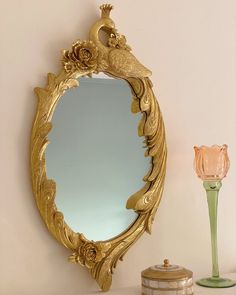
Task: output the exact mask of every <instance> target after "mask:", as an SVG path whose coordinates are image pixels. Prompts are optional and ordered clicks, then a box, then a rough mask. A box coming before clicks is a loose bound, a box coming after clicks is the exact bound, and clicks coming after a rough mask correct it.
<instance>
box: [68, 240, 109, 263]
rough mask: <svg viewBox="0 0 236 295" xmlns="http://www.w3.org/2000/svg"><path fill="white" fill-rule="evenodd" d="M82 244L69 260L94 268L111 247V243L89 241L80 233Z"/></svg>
mask: <svg viewBox="0 0 236 295" xmlns="http://www.w3.org/2000/svg"><path fill="white" fill-rule="evenodd" d="M80 240H81V242H82V243H81V245H80V246H79V247H78V250H77V252H76V253H73V254H72V255H71V256H70V257H69V261H71V262H74V263H78V262H79V263H80V264H82V265H85V266H87V267H88V268H92V267H93V266H94V264H95V263H97V262H99V261H101V260H102V259H103V258H104V257H105V255H106V252H107V250H108V249H109V248H110V246H111V245H110V243H95V242H93V241H88V240H87V239H86V238H85V237H84V236H83V235H82V234H81V235H80Z"/></svg>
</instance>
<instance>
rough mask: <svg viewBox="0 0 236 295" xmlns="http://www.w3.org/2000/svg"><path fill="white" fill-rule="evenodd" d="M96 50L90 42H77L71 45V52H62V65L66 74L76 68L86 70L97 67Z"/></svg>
mask: <svg viewBox="0 0 236 295" xmlns="http://www.w3.org/2000/svg"><path fill="white" fill-rule="evenodd" d="M97 58H98V49H97V47H96V46H95V45H94V43H93V42H92V41H77V42H76V43H74V44H73V45H72V50H71V52H70V51H69V50H66V51H64V52H63V64H64V68H65V70H66V71H67V72H71V71H73V70H75V69H76V68H78V69H82V70H87V69H95V68H96V67H97Z"/></svg>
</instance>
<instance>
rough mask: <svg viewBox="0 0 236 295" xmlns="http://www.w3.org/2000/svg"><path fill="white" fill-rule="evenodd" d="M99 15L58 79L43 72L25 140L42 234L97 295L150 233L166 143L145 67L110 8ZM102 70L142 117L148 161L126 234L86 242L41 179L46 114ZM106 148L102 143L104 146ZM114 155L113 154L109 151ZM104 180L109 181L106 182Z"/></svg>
mask: <svg viewBox="0 0 236 295" xmlns="http://www.w3.org/2000/svg"><path fill="white" fill-rule="evenodd" d="M100 8H101V11H102V16H101V19H100V20H99V21H97V22H96V23H95V24H94V26H93V27H92V28H91V31H90V40H88V41H80V40H79V41H77V42H75V43H74V44H73V45H72V49H71V50H70V51H69V50H66V51H63V58H62V63H63V68H62V70H61V72H60V73H59V74H58V75H54V74H51V73H49V74H48V82H47V85H46V87H45V88H36V89H35V92H36V94H37V96H38V108H37V113H36V118H35V121H34V125H33V129H32V137H31V175H32V185H33V192H34V195H35V199H36V203H37V206H38V209H39V211H40V214H41V216H42V218H43V219H44V221H45V223H46V225H47V228H48V230H49V231H50V232H51V233H52V235H53V236H54V237H55V238H56V239H57V240H58V241H59V242H60V243H62V244H63V245H64V246H65V247H66V248H69V249H70V250H71V251H72V254H71V255H70V256H69V261H71V262H74V263H80V264H81V265H83V266H86V267H87V268H88V269H89V271H90V273H91V275H92V277H93V278H95V279H96V281H97V283H98V285H99V286H100V288H101V289H102V290H103V291H107V290H108V289H109V288H110V286H111V282H112V272H113V269H114V268H115V267H116V264H117V262H118V260H119V259H120V260H122V258H123V256H124V254H125V253H126V251H127V250H128V249H129V247H130V246H131V245H132V244H133V243H134V242H135V241H136V240H137V239H138V238H139V237H140V236H141V235H142V234H143V232H144V231H147V232H149V233H150V231H151V225H152V222H153V219H154V215H155V212H156V210H157V207H158V205H159V202H160V200H161V196H162V191H163V184H164V177H165V170H166V142H165V131H164V124H163V119H162V115H161V112H160V109H159V106H158V104H157V101H156V98H155V96H154V93H153V91H152V84H151V81H150V79H149V78H148V76H150V75H151V72H150V71H149V70H148V69H146V68H145V67H144V66H143V65H141V64H140V63H139V61H138V60H137V59H136V58H135V57H134V55H133V54H132V53H131V48H130V47H129V46H128V45H127V44H126V39H125V37H124V36H123V35H120V34H118V32H117V30H116V29H115V24H114V22H113V21H112V20H111V19H110V17H109V14H110V10H111V9H112V6H111V5H109V4H106V5H102V6H101V7H100ZM100 29H102V30H103V31H105V32H106V33H107V34H108V42H107V46H105V45H103V44H102V43H101V42H100V41H99V37H98V34H99V31H100ZM99 72H104V73H106V74H108V75H110V76H112V77H115V78H121V79H124V80H126V81H127V82H128V84H129V85H130V87H131V90H132V94H133V102H132V106H131V109H132V112H133V113H137V112H141V113H142V119H141V122H140V124H139V126H138V134H139V136H144V137H145V140H144V143H145V146H146V152H145V156H149V157H150V158H151V167H150V171H149V173H148V174H147V175H146V176H145V177H144V181H145V182H146V184H145V186H144V187H143V188H142V189H141V190H140V191H138V192H137V193H135V194H134V195H133V196H131V197H130V198H129V199H128V201H127V206H126V207H127V209H133V210H135V211H136V212H137V213H138V214H139V215H138V218H137V219H136V221H135V222H134V223H133V224H132V225H131V226H130V228H129V229H127V231H125V232H123V233H121V234H120V235H119V236H117V237H115V238H113V239H110V240H108V241H98V242H94V241H89V240H87V239H86V238H85V237H84V236H83V234H80V233H76V232H74V231H73V230H72V229H71V228H70V227H69V226H68V225H67V224H66V222H65V220H64V217H63V214H62V213H61V212H59V211H57V207H56V205H55V196H56V183H55V182H54V181H53V180H51V179H47V175H46V163H45V149H46V147H47V145H48V139H47V135H48V133H49V132H50V130H51V128H52V123H51V120H52V115H53V112H54V109H55V107H56V104H57V102H58V100H59V99H60V98H61V97H62V95H63V94H64V92H65V91H66V90H67V89H69V88H72V87H76V86H78V80H77V79H78V78H79V77H83V76H91V75H92V73H99ZM104 144H106V143H104ZM114 152H115V151H114ZM107 181H109V179H107Z"/></svg>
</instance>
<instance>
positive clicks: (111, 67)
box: [89, 4, 151, 79]
mask: <svg viewBox="0 0 236 295" xmlns="http://www.w3.org/2000/svg"><path fill="white" fill-rule="evenodd" d="M112 8H113V7H112V5H110V4H104V5H102V6H101V7H100V9H101V11H102V15H101V19H100V20H99V21H97V22H96V23H95V24H94V25H93V26H92V28H91V30H90V34H89V37H90V40H91V41H93V43H94V44H95V45H96V46H97V48H98V50H99V53H100V56H99V64H100V66H99V67H98V70H99V71H103V72H106V73H108V74H110V75H112V76H115V77H119V78H123V79H125V78H128V77H137V78H142V77H148V76H150V75H151V71H149V70H148V69H147V68H146V67H144V66H143V65H142V64H141V63H140V62H139V61H138V60H137V59H136V57H135V56H134V55H133V54H132V53H131V52H130V51H131V48H130V47H129V46H128V45H127V44H126V38H125V36H123V35H120V34H119V33H118V32H117V30H116V29H115V24H114V22H113V20H112V19H110V17H109V16H110V11H111V10H112ZM100 31H103V32H105V33H107V35H108V40H107V44H106V45H104V44H103V43H102V42H101V40H100V38H99V32H100Z"/></svg>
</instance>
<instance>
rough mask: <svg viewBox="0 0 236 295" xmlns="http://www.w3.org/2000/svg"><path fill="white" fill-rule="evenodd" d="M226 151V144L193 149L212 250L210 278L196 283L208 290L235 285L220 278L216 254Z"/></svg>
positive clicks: (225, 167)
mask: <svg viewBox="0 0 236 295" xmlns="http://www.w3.org/2000/svg"><path fill="white" fill-rule="evenodd" d="M227 149H228V146H227V145H226V144H224V145H222V146H219V145H213V146H211V147H208V146H204V145H203V146H201V147H196V146H195V147H194V150H195V160H194V166H195V171H196V173H197V175H198V177H199V178H201V179H202V180H203V186H204V188H205V190H206V194H207V203H208V211H209V218H210V228H211V249H212V276H211V277H209V278H204V279H201V280H199V281H197V282H196V283H197V284H198V285H200V286H204V287H210V288H228V287H232V286H234V285H236V282H235V281H233V280H230V279H226V278H221V277H220V274H219V266H218V253H217V208H218V195H219V190H220V188H221V185H222V184H221V180H222V179H223V178H224V177H226V175H227V172H228V170H229V165H230V163H229V157H228V153H227Z"/></svg>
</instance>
